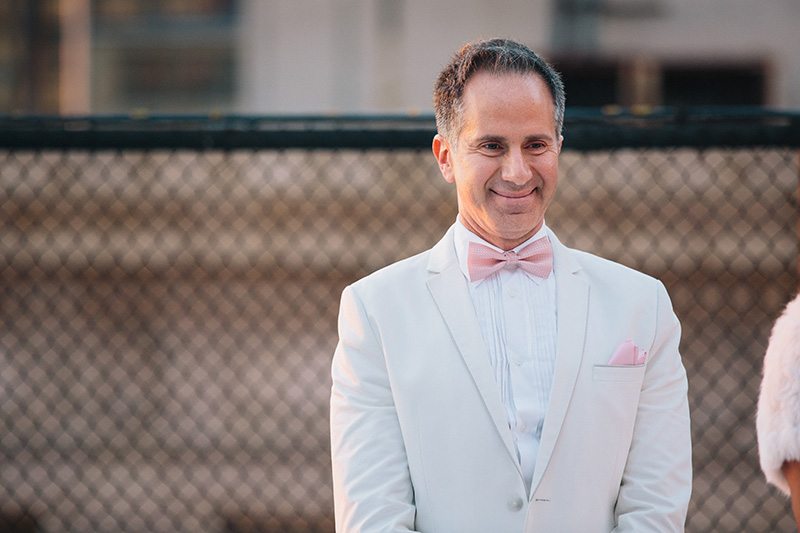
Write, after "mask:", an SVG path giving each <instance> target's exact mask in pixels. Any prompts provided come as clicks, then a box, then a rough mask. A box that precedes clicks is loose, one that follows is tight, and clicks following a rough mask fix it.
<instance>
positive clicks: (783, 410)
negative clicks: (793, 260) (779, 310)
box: [756, 295, 800, 494]
mask: <svg viewBox="0 0 800 533" xmlns="http://www.w3.org/2000/svg"><path fill="white" fill-rule="evenodd" d="M756 431H757V434H758V453H759V459H760V461H761V469H762V470H763V471H764V475H765V476H766V478H767V481H768V482H769V483H772V484H773V485H775V486H776V487H778V488H779V489H780V490H781V491H783V492H784V493H786V494H789V485H788V484H787V482H786V478H785V477H784V476H783V473H781V465H783V463H784V462H785V461H787V460H800V295H798V296H796V297H795V299H794V300H792V301H791V302H789V304H788V305H787V306H786V310H785V311H784V312H783V314H782V315H781V316H780V317H779V318H778V320H777V321H776V322H775V326H774V327H773V329H772V335H770V339H769V345H768V346H767V353H766V355H765V356H764V375H763V379H762V381H761V392H760V394H759V397H758V414H757V416H756Z"/></svg>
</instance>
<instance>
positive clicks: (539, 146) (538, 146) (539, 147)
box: [528, 141, 548, 155]
mask: <svg viewBox="0 0 800 533" xmlns="http://www.w3.org/2000/svg"><path fill="white" fill-rule="evenodd" d="M528 149H529V150H530V151H531V152H533V153H534V154H537V155H539V154H543V153H545V152H546V151H547V149H548V145H547V143H546V142H543V141H534V142H532V143H530V144H528Z"/></svg>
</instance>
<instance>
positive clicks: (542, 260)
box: [467, 237, 553, 281]
mask: <svg viewBox="0 0 800 533" xmlns="http://www.w3.org/2000/svg"><path fill="white" fill-rule="evenodd" d="M517 267H519V268H521V269H523V270H524V271H525V272H528V273H530V274H533V275H534V276H536V277H537V278H543V279H544V278H547V277H548V276H549V275H550V272H552V270H553V248H552V246H551V245H550V239H548V238H547V237H542V238H541V239H537V240H535V241H533V242H532V243H530V244H529V245H527V246H526V247H525V248H523V249H521V250H520V251H519V252H514V251H513V250H511V251H508V252H498V251H496V250H494V249H492V248H489V247H488V246H484V245H483V244H479V243H477V242H470V243H469V250H468V252H467V270H468V271H469V279H470V281H478V280H482V279H484V278H487V277H489V276H491V275H492V274H494V273H495V272H497V271H498V270H500V269H502V268H509V269H513V268H517Z"/></svg>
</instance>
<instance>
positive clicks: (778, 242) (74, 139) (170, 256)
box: [0, 112, 800, 533]
mask: <svg viewBox="0 0 800 533" xmlns="http://www.w3.org/2000/svg"><path fill="white" fill-rule="evenodd" d="M226 120H227V122H224V121H223V122H220V121H219V120H215V119H196V120H190V121H185V120H184V121H183V122H181V121H178V120H173V121H160V120H158V119H150V120H134V121H131V120H119V121H108V122H104V121H102V120H90V119H87V120H83V121H78V122H75V121H69V120H60V121H59V120H54V119H51V120H43V119H42V120H35V119H5V120H0V295H2V301H1V302H0V530H3V531H43V532H51V531H52V532H56V531H59V532H60V531H76V532H77V531H81V532H82V531H101V532H106V531H108V532H112V531H114V532H116V531H129V532H150V531H155V532H161V531H164V532H173V531H186V532H195V531H210V532H223V531H224V532H255V531H259V532H267V531H270V532H271V531H275V532H289V533H291V532H301V531H302V532H323V531H324V532H328V531H332V530H333V518H332V509H333V505H332V496H331V483H330V458H329V442H328V419H327V413H328V406H327V403H328V395H329V388H330V377H329V365H330V360H331V356H332V352H333V348H334V345H335V343H336V315H337V310H338V300H339V295H340V293H341V290H342V288H343V287H344V286H345V284H347V283H349V282H351V281H353V280H354V279H356V278H359V277H361V276H363V275H366V274H367V273H369V272H371V271H373V270H375V269H377V268H379V267H381V266H383V265H386V264H388V263H390V262H392V261H395V260H397V259H400V258H403V257H406V256H408V255H411V254H413V253H416V252H419V251H421V250H423V249H425V248H427V247H429V246H431V245H432V244H433V243H435V242H436V241H437V240H438V239H439V237H440V236H441V234H442V233H443V232H444V231H445V230H446V228H447V227H448V226H449V225H450V224H451V223H452V221H453V220H454V217H455V213H456V210H455V209H456V206H455V195H454V191H453V190H452V189H451V188H450V186H449V185H447V184H446V183H445V182H444V181H443V180H442V179H441V177H440V176H439V174H438V169H437V168H436V165H435V162H434V159H433V157H432V156H431V155H430V152H429V150H428V149H427V145H428V143H429V141H430V137H431V135H432V132H431V129H430V128H431V123H430V119H429V118H425V119H424V120H423V119H407V120H399V119H393V120H391V121H388V120H387V119H372V120H366V119H365V120H351V121H349V122H348V121H342V122H336V121H331V120H329V119H320V120H317V121H314V120H311V119H305V120H299V119H298V120H297V121H294V122H293V121H256V120H255V119H253V120H249V119H241V118H239V119H226ZM566 136H567V142H566V150H565V152H564V153H563V155H562V162H561V182H560V191H559V193H558V196H557V198H556V200H555V202H554V204H553V206H552V207H551V210H550V212H549V213H548V224H549V225H550V226H552V227H553V228H554V230H555V231H556V232H557V233H558V234H559V236H560V238H561V239H562V240H563V241H564V242H566V243H567V244H568V245H571V246H574V247H577V248H583V249H586V250H590V251H594V252H597V253H599V254H601V255H604V256H606V257H609V258H612V259H615V260H617V261H620V262H622V263H624V264H627V265H629V266H631V267H634V268H637V269H640V270H643V271H645V272H648V273H650V274H652V275H654V276H657V277H659V278H661V279H662V280H664V282H665V284H666V285H667V288H668V289H669V291H670V294H671V296H672V298H673V303H674V306H675V309H676V312H677V314H678V316H679V318H680V319H681V321H682V323H683V327H684V335H683V342H682V353H683V357H684V362H685V365H686V367H687V371H688V375H689V386H690V407H691V411H692V425H693V442H694V470H695V482H694V494H693V497H692V502H691V507H690V510H689V518H688V522H687V531H691V532H741V531H752V532H774V531H786V532H789V531H793V524H792V521H791V519H790V514H789V513H790V512H789V507H788V503H787V501H786V500H785V499H784V498H782V497H780V496H778V495H777V493H776V491H775V490H772V489H770V488H768V487H767V486H766V485H765V482H764V481H763V479H762V477H761V475H760V472H759V470H758V458H757V453H756V440H755V427H754V413H755V404H756V398H757V393H758V384H759V381H760V371H761V361H762V356H763V353H764V350H765V348H766V342H767V339H768V336H769V331H770V328H771V325H772V323H773V321H774V320H775V318H777V316H778V314H779V312H780V310H781V308H782V306H783V305H784V304H785V303H786V302H787V301H788V300H789V299H790V297H791V296H792V295H793V294H794V293H795V289H796V286H797V281H798V279H797V269H796V265H797V255H798V246H797V222H798V216H797V215H798V206H797V201H796V197H795V192H796V189H797V186H798V177H799V175H800V171H799V168H798V147H800V121H798V117H796V116H791V115H778V114H769V113H766V112H757V113H754V114H752V115H746V116H743V115H742V114H739V115H737V116H735V117H733V118H731V117H730V116H727V118H725V117H722V118H720V116H719V115H714V116H713V117H712V116H711V115H706V114H703V113H701V112H698V113H697V114H695V115H689V116H688V117H687V116H683V117H680V116H677V117H676V116H675V115H670V116H656V117H650V118H648V119H646V120H645V119H642V118H640V117H630V116H617V117H610V118H609V117H604V116H602V115H600V114H594V115H587V116H584V117H582V118H581V117H580V116H577V115H572V117H571V118H570V117H568V122H567V134H566Z"/></svg>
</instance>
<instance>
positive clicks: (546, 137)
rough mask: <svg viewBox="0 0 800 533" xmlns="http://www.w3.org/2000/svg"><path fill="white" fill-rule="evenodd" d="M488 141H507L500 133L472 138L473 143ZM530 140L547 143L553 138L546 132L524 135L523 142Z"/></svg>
mask: <svg viewBox="0 0 800 533" xmlns="http://www.w3.org/2000/svg"><path fill="white" fill-rule="evenodd" d="M489 141H495V142H503V143H506V142H508V138H506V137H504V136H502V135H492V134H488V135H481V136H480V137H478V138H477V139H474V141H473V142H475V143H483V142H489ZM530 141H546V142H548V143H552V142H555V139H554V138H553V136H552V135H547V134H539V135H528V136H526V137H525V142H530Z"/></svg>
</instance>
